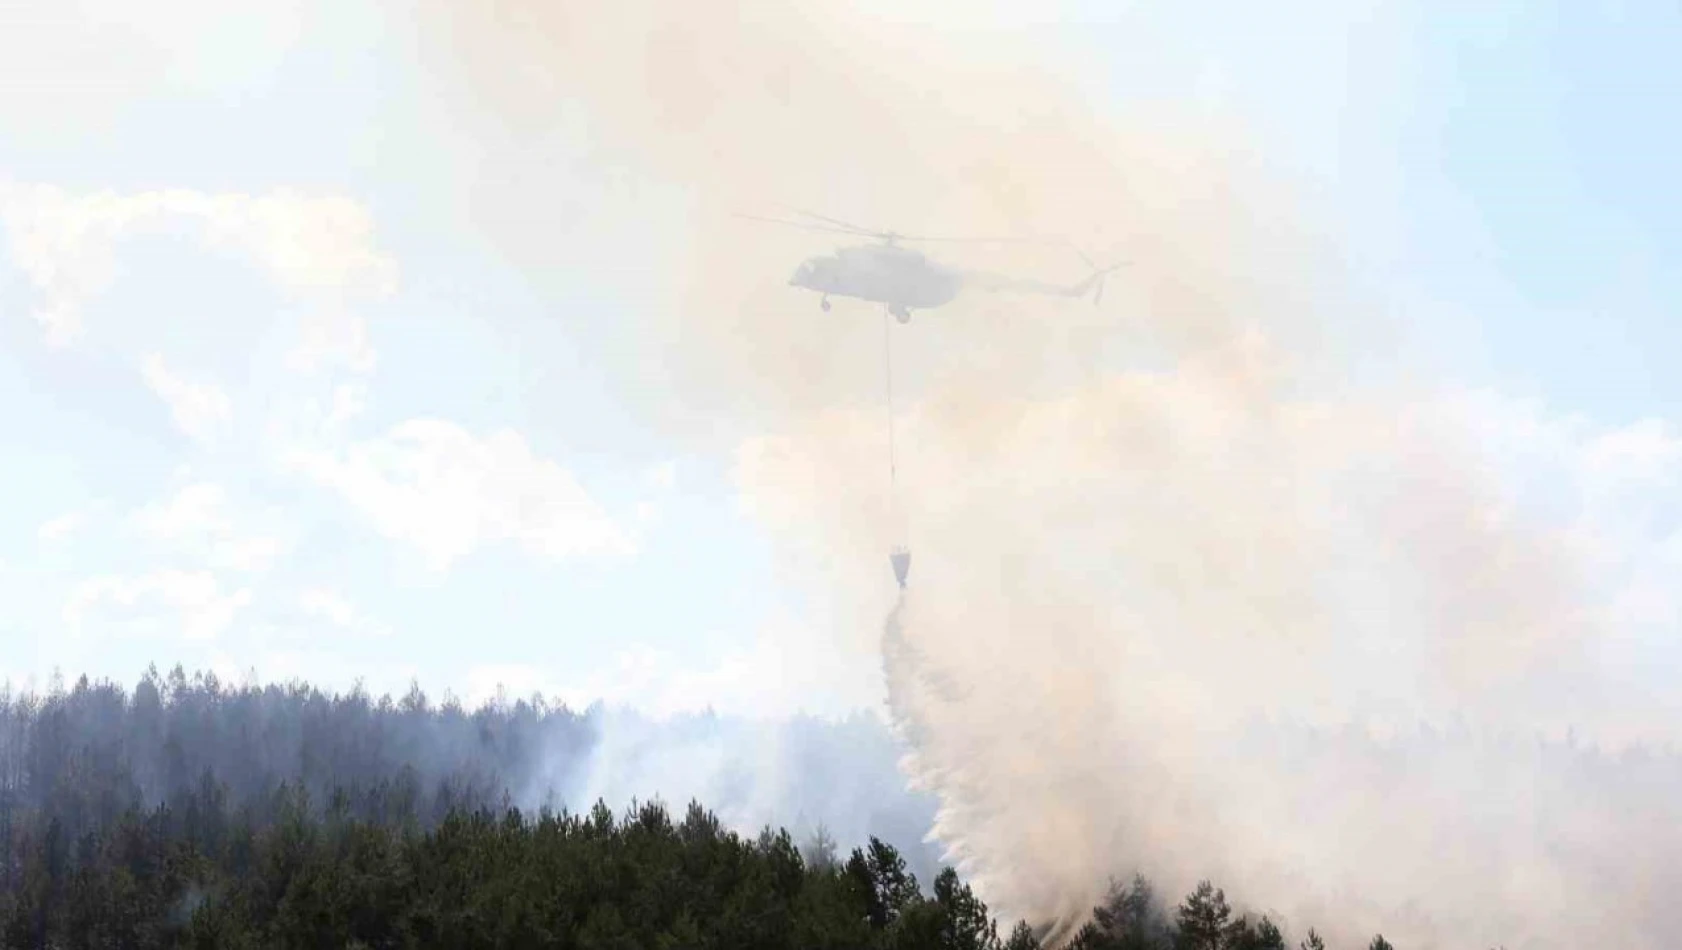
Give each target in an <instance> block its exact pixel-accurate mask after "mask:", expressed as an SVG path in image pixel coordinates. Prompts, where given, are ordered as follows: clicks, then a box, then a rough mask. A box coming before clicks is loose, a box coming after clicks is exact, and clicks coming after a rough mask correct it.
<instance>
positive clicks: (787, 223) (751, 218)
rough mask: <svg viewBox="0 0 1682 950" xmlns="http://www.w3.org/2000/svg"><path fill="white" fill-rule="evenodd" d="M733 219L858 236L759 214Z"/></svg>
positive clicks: (853, 233)
mask: <svg viewBox="0 0 1682 950" xmlns="http://www.w3.org/2000/svg"><path fill="white" fill-rule="evenodd" d="M732 217H737V218H745V219H747V220H749V221H764V222H766V223H768V224H781V225H784V226H787V227H791V228H800V229H801V230H803V231H822V232H824V233H826V234H847V235H852V236H854V237H857V236H858V233H857V232H854V231H848V230H846V229H844V228H830V227H824V226H823V225H819V224H807V223H806V222H804V221H786V220H784V219H782V218H764V217H760V216H759V215H757V214H737V215H732Z"/></svg>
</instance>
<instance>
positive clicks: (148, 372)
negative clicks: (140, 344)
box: [140, 353, 233, 441]
mask: <svg viewBox="0 0 1682 950" xmlns="http://www.w3.org/2000/svg"><path fill="white" fill-rule="evenodd" d="M140 366H141V373H142V374H143V375H144V376H145V378H146V385H147V386H149V387H151V389H152V391H153V392H155V393H157V394H158V398H160V399H162V400H163V401H164V404H165V405H167V406H169V412H170V416H171V417H172V418H174V420H175V424H176V426H177V427H179V428H180V429H181V431H182V432H185V433H186V434H187V436H188V437H189V438H192V439H195V440H199V441H203V440H205V439H208V438H210V436H211V435H212V434H213V433H214V432H215V430H216V429H218V428H219V427H221V426H223V425H225V424H226V423H228V422H229V421H231V420H232V419H233V405H232V403H231V402H229V400H228V395H227V394H226V393H224V392H223V391H222V390H221V389H220V388H219V387H217V386H215V385H213V384H210V383H194V382H191V381H189V380H186V379H183V378H181V377H180V376H177V375H175V373H174V372H172V371H171V370H170V369H169V367H168V366H166V365H165V364H164V361H163V357H161V356H158V355H157V354H155V353H153V354H149V355H148V356H146V358H145V359H144V360H142V361H141V364H140Z"/></svg>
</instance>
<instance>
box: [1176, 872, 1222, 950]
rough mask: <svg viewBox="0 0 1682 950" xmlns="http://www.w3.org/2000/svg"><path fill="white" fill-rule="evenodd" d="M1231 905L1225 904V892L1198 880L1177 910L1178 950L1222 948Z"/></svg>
mask: <svg viewBox="0 0 1682 950" xmlns="http://www.w3.org/2000/svg"><path fill="white" fill-rule="evenodd" d="M1231 917H1232V908H1231V907H1229V906H1228V905H1227V902H1226V892H1225V891H1222V890H1218V889H1216V888H1215V886H1214V885H1212V884H1210V883H1209V882H1208V881H1200V882H1198V885H1197V889H1196V890H1195V891H1193V892H1192V893H1191V894H1190V896H1188V897H1187V898H1186V899H1185V902H1184V903H1182V904H1181V905H1180V907H1179V911H1178V919H1177V923H1178V924H1179V933H1178V935H1177V936H1176V939H1175V947H1176V948H1177V950H1222V947H1221V944H1222V943H1223V942H1224V938H1225V937H1226V935H1227V929H1228V924H1229V921H1230V920H1231Z"/></svg>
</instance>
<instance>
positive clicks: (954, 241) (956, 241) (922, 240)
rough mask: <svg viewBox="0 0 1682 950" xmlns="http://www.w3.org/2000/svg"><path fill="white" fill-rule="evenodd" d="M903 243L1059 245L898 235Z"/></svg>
mask: <svg viewBox="0 0 1682 950" xmlns="http://www.w3.org/2000/svg"><path fill="white" fill-rule="evenodd" d="M894 237H895V238H897V239H899V240H901V241H914V242H916V243H918V244H929V243H936V242H938V243H941V244H1047V245H1050V244H1058V243H1061V242H1058V241H1048V240H1045V239H1044V238H1015V237H1009V238H994V237H922V236H919V235H915V234H896V235H894Z"/></svg>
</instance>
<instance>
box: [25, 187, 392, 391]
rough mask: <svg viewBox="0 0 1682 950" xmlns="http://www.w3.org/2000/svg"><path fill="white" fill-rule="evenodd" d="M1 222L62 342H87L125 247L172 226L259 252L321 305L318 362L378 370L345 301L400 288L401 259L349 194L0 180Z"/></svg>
mask: <svg viewBox="0 0 1682 950" xmlns="http://www.w3.org/2000/svg"><path fill="white" fill-rule="evenodd" d="M0 219H3V221H4V223H5V228H6V233H7V236H8V237H9V239H10V246H11V254H12V259H13V261H14V263H15V264H16V265H17V266H18V267H19V268H20V269H21V270H22V271H23V272H24V275H25V276H26V277H27V278H28V279H29V281H30V283H31V284H32V285H33V286H34V287H35V289H36V291H37V293H38V294H39V295H40V298H41V300H40V302H39V304H38V305H37V306H36V308H35V310H34V311H33V314H32V316H33V318H34V319H35V321H36V322H37V323H39V324H40V325H41V326H42V328H43V330H44V331H45V332H46V335H47V339H48V341H49V342H51V343H54V344H60V345H62V344H66V343H69V342H71V341H73V340H75V339H76V338H77V337H79V336H80V335H81V333H82V329H83V328H82V321H81V305H82V303H83V302H84V301H86V300H88V299H90V298H92V297H93V296H96V295H97V294H99V293H100V292H102V291H103V290H104V289H105V288H106V287H107V286H108V285H109V284H110V282H111V280H112V278H113V276H114V274H115V271H116V265H115V254H114V252H115V249H116V245H117V244H118V243H119V241H120V240H122V239H125V238H130V237H134V236H137V235H140V234H144V233H146V232H148V231H160V230H164V229H167V228H168V227H170V226H171V225H174V226H177V227H178V226H180V225H181V224H187V225H189V226H194V227H196V228H197V230H198V232H199V234H200V236H201V237H202V239H203V240H204V241H205V243H206V244H207V245H208V246H210V247H212V248H216V249H232V250H236V251H240V252H243V253H245V254H248V255H250V256H251V257H253V258H255V259H256V261H257V262H258V263H259V264H260V265H262V266H263V268H264V269H265V270H267V271H268V272H269V274H270V275H271V277H272V278H273V279H274V280H275V281H276V282H277V284H278V285H279V286H280V287H281V288H283V289H284V290H286V291H288V292H290V293H292V294H294V295H297V296H300V297H303V298H306V299H308V300H309V301H311V303H312V304H313V305H314V306H315V308H316V309H313V310H311V311H310V312H309V313H308V315H307V316H306V318H305V326H304V341H303V346H302V349H301V356H300V359H301V360H302V361H303V363H304V365H306V366H314V365H317V364H319V363H320V362H322V361H324V360H328V359H333V358H338V359H343V360H345V361H346V362H347V363H348V364H349V365H350V366H351V367H352V368H354V369H367V368H369V367H371V365H372V352H371V350H369V348H368V346H367V341H366V330H365V329H364V327H363V326H362V323H361V320H360V318H359V317H357V316H356V315H355V314H353V313H351V312H349V311H348V310H346V309H344V307H343V306H342V304H341V302H340V297H341V296H342V295H343V294H345V293H351V292H364V293H372V294H376V295H386V294H390V293H391V292H393V291H394V290H395V288H396V283H397V265H396V262H395V261H394V260H393V259H392V258H391V257H390V256H388V255H386V254H384V253H383V252H381V251H379V250H377V249H376V247H375V245H374V242H373V222H372V218H371V217H370V216H369V214H368V212H367V211H366V210H365V209H364V208H363V207H362V206H361V205H359V204H357V203H356V202H354V201H351V200H349V199H347V198H343V197H338V196H318V195H305V194H302V193H299V192H294V191H277V192H274V193H271V194H267V195H261V196H253V195H247V194H240V193H227V194H207V193H204V192H199V191H192V190H187V189H179V188H175V189H165V190H158V191H143V192H133V193H126V194H124V193H116V192H110V191H105V192H90V193H76V192H70V191H66V190H64V189H62V188H58V187H55V186H52V185H21V184H13V183H7V182H3V181H0Z"/></svg>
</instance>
